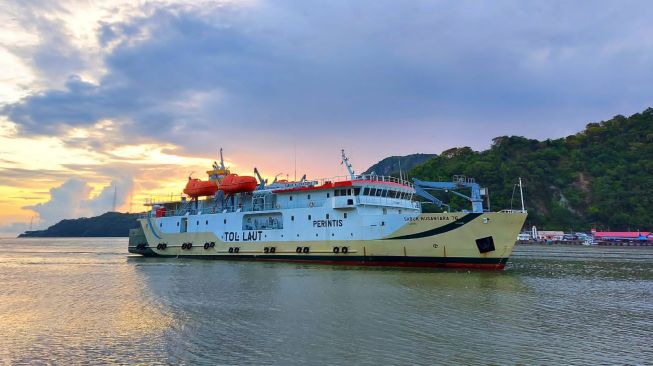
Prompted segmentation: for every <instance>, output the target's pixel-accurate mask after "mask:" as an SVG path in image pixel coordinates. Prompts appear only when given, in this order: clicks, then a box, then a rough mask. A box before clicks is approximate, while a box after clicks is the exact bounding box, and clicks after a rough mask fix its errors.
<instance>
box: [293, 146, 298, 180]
mask: <svg viewBox="0 0 653 366" xmlns="http://www.w3.org/2000/svg"><path fill="white" fill-rule="evenodd" d="M293 146H294V149H295V177H294V178H293V181H295V182H296V181H297V143H295V144H294V145H293Z"/></svg>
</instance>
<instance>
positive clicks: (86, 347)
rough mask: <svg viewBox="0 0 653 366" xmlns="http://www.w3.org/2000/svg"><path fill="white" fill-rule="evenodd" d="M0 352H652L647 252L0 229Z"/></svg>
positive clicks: (124, 359)
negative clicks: (414, 265) (424, 260)
mask: <svg viewBox="0 0 653 366" xmlns="http://www.w3.org/2000/svg"><path fill="white" fill-rule="evenodd" d="M1 363H6V364H106V363H119V364H137V363H138V364H189V365H190V364H193V365H194V364H206V365H215V364H245V365H294V364H319V365H325V364H331V365H348V364H353V365H375V366H378V365H434V364H443V365H444V364H446V365H450V364H463V365H464V364H469V365H476V364H511V365H512V364H550V365H560V364H567V365H573V364H578V365H598V364H646V363H653V249H651V248H612V247H610V248H603V247H563V246H532V247H527V246H517V247H516V249H515V252H514V254H513V257H512V258H511V260H510V261H509V262H508V265H507V267H506V269H505V270H504V271H496V272H495V271H483V270H479V271H468V270H455V269H405V268H368V267H346V266H331V265H310V264H291V263H264V262H241V261H207V260H199V259H175V258H171V259H157V258H142V257H138V256H132V255H129V254H128V253H127V241H126V239H122V238H119V239H115V238H84V239H66V238H64V239H0V364H1Z"/></svg>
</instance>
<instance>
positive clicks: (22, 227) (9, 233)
mask: <svg viewBox="0 0 653 366" xmlns="http://www.w3.org/2000/svg"><path fill="white" fill-rule="evenodd" d="M29 228H30V226H29V224H28V223H23V222H14V223H11V224H6V225H0V238H2V237H15V236H16V235H18V234H20V233H24V232H25V231H26V230H29Z"/></svg>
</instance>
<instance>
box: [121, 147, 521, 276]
mask: <svg viewBox="0 0 653 366" xmlns="http://www.w3.org/2000/svg"><path fill="white" fill-rule="evenodd" d="M341 164H343V165H344V166H345V167H346V168H347V172H348V174H347V175H346V176H342V177H335V178H329V179H315V180H309V179H306V176H305V175H304V176H303V177H302V178H301V179H300V180H297V181H289V180H287V179H285V180H277V179H276V178H275V180H274V182H272V183H268V182H267V180H264V179H263V178H262V177H261V175H260V173H259V172H258V170H257V169H256V168H254V172H255V175H256V177H254V176H239V175H236V174H233V173H231V172H230V170H229V169H228V168H226V167H225V165H224V158H223V156H222V149H220V164H218V163H217V162H214V163H213V166H212V167H213V169H212V170H209V171H207V175H208V179H207V180H205V181H202V180H200V179H196V178H192V177H189V180H188V182H187V184H186V187H185V188H184V190H183V192H184V195H182V196H180V197H179V199H166V200H157V199H149V200H147V202H146V206H147V207H148V210H147V211H146V212H144V213H142V214H141V215H140V217H139V219H138V221H139V225H138V228H137V229H132V230H131V231H130V234H129V244H128V250H129V252H130V253H133V254H139V255H143V256H154V257H175V258H203V259H223V260H256V261H259V260H261V261H284V262H304V263H324V264H343V265H353V266H402V267H403V266H408V267H455V268H478V269H495V270H501V269H503V268H504V267H505V265H506V263H507V261H508V259H509V258H510V255H511V253H512V250H513V247H514V245H515V238H516V237H517V235H518V234H519V232H520V230H521V228H522V226H523V224H524V222H525V220H526V216H527V211H526V210H525V209H524V206H523V193H522V209H521V210H512V209H510V210H500V211H495V212H491V211H490V210H488V209H486V208H485V207H486V206H487V207H489V204H490V202H489V197H488V192H487V188H482V187H481V186H480V185H479V184H478V183H477V182H476V181H475V180H474V179H473V178H469V177H465V176H454V177H452V179H451V180H450V181H440V182H432V181H423V180H419V179H415V178H413V179H412V180H411V181H408V180H407V179H405V177H404V176H403V175H402V174H400V177H394V176H380V175H376V174H373V173H372V174H355V172H354V170H353V167H352V164H351V162H350V160H349V158H348V157H347V155H346V154H345V151H344V150H342V152H341ZM519 186H520V192H522V191H521V180H520V185H519ZM436 192H440V193H436ZM443 194H454V195H455V196H457V197H460V198H463V199H465V200H466V201H467V202H468V203H469V205H470V206H471V207H469V209H463V210H457V211H451V209H450V207H449V206H448V205H447V204H446V203H445V202H443V200H442V199H441V197H442V195H443ZM438 197H440V198H438ZM427 204H432V205H435V206H436V207H438V208H440V210H439V211H441V212H436V213H426V212H423V209H422V206H423V205H427Z"/></svg>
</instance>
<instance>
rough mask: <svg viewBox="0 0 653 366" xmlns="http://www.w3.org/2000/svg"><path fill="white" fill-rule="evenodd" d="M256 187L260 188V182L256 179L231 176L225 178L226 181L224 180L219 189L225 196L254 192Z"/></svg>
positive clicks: (236, 175)
mask: <svg viewBox="0 0 653 366" xmlns="http://www.w3.org/2000/svg"><path fill="white" fill-rule="evenodd" d="M256 186H258V182H257V181H256V178H254V177H250V176H239V175H238V174H229V175H227V176H226V177H224V179H222V182H220V184H219V187H218V189H220V190H221V191H223V192H224V194H234V193H242V192H254V190H256ZM214 193H215V192H214Z"/></svg>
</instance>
